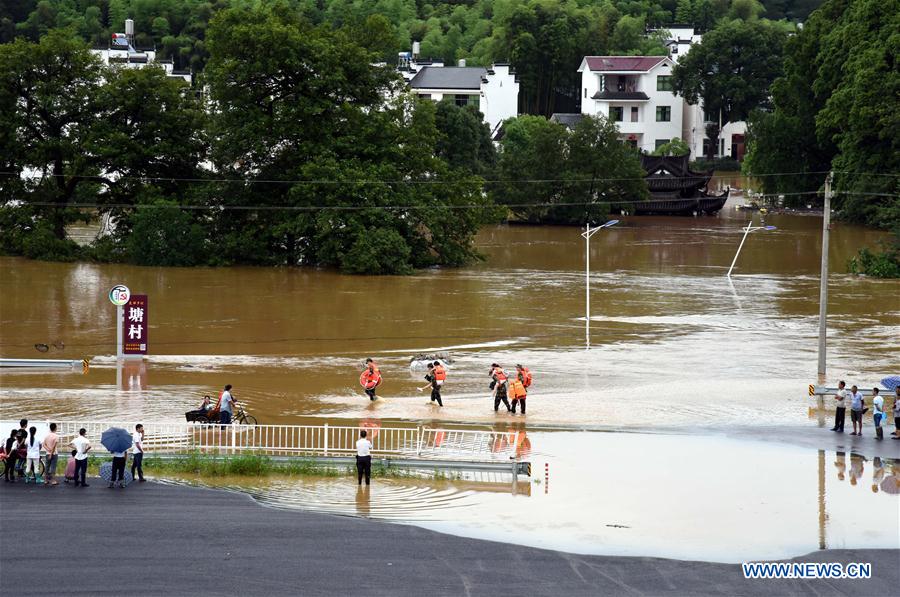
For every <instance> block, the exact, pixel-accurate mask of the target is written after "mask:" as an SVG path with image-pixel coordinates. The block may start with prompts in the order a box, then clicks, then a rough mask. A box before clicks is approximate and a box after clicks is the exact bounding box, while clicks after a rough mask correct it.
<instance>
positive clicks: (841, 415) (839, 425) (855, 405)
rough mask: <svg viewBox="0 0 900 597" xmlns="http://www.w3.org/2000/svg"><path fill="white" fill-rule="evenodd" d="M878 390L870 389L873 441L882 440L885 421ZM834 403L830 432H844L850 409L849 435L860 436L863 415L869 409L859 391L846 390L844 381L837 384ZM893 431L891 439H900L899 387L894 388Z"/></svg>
mask: <svg viewBox="0 0 900 597" xmlns="http://www.w3.org/2000/svg"><path fill="white" fill-rule="evenodd" d="M880 392H881V391H880V390H879V389H878V388H872V422H873V423H874V424H875V439H884V426H885V422H886V421H887V418H888V416H887V413H886V412H885V410H884V397H883V396H881V394H880ZM834 400H835V402H836V405H835V411H834V427H832V428H831V430H832V431H836V432H838V433H843V432H844V420H845V419H846V415H847V407H848V406H849V408H850V421H851V422H852V423H853V431H851V432H850V435H862V429H863V415H865V414H866V413H867V412H868V411H869V408H868V407H867V406H866V401H865V398H864V397H863V395H862V393H861V392H860V391H859V388H857V387H856V386H852V387H851V388H850V390H847V384H846V383H845V382H844V381H841V382H840V383H838V390H837V392H836V393H835V395H834ZM892 410H893V415H894V431H893V432H892V433H891V439H900V386H897V388H896V395H895V397H894V407H893V409H892Z"/></svg>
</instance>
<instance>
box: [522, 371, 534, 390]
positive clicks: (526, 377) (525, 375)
mask: <svg viewBox="0 0 900 597" xmlns="http://www.w3.org/2000/svg"><path fill="white" fill-rule="evenodd" d="M520 375H521V376H522V384H524V385H525V387H526V388H530V387H531V382H532V381H533V379H534V378H533V376H532V375H531V371H529V370H528V367H522V373H520Z"/></svg>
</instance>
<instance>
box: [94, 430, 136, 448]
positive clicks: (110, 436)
mask: <svg viewBox="0 0 900 597" xmlns="http://www.w3.org/2000/svg"><path fill="white" fill-rule="evenodd" d="M100 443H101V444H103V447H104V448H106V449H107V450H109V451H110V452H124V451H125V450H127V449H128V448H130V447H131V434H130V433H128V432H127V431H126V430H124V429H122V428H121V427H110V428H109V429H107V430H106V431H104V432H103V435H101V436H100Z"/></svg>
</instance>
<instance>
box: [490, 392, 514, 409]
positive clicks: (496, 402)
mask: <svg viewBox="0 0 900 597" xmlns="http://www.w3.org/2000/svg"><path fill="white" fill-rule="evenodd" d="M501 402H502V403H503V404H504V405H505V406H506V410H511V409H512V407H510V405H509V400H507V399H506V394H502V395H501V394H497V395H496V396H494V412H497V411H498V410H500V403H501Z"/></svg>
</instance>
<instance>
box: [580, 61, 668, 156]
mask: <svg viewBox="0 0 900 597" xmlns="http://www.w3.org/2000/svg"><path fill="white" fill-rule="evenodd" d="M673 66H675V62H674V61H673V60H672V59H671V58H669V57H668V56H585V57H584V59H583V60H582V61H581V66H579V67H578V72H580V73H581V95H582V97H581V113H582V114H588V115H592V116H596V115H602V116H604V117H606V118H608V119H609V120H611V121H613V122H615V123H616V126H617V127H618V129H619V138H620V139H622V140H623V141H624V142H626V143H628V144H630V145H632V146H634V147H636V148H638V149H640V150H641V151H646V152H648V153H649V152H652V151H654V150H655V149H656V148H657V147H659V146H660V145H663V144H665V143H668V142H669V141H671V140H672V139H673V138H674V137H680V136H681V134H682V115H683V111H684V107H683V106H684V99H683V98H682V97H680V96H677V95H675V93H673V91H672V67H673Z"/></svg>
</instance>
